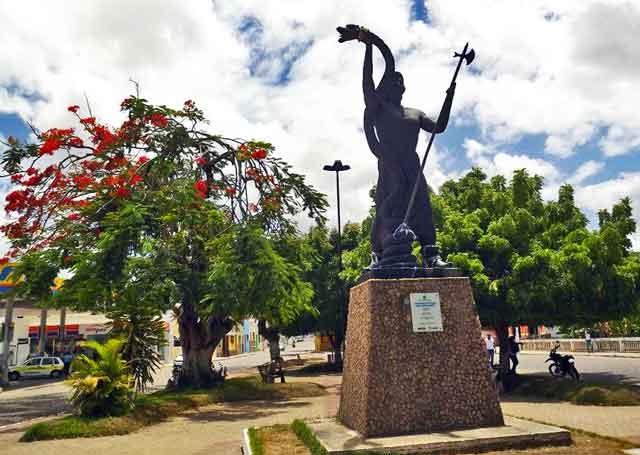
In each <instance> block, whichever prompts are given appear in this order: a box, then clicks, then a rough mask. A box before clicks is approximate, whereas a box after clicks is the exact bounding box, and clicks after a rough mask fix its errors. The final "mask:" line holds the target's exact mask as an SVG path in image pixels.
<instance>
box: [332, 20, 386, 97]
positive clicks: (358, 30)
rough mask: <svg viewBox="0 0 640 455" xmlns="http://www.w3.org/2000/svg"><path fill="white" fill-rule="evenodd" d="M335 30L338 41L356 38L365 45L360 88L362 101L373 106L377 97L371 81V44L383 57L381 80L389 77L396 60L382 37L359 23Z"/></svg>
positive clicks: (342, 41)
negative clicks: (362, 94) (362, 96)
mask: <svg viewBox="0 0 640 455" xmlns="http://www.w3.org/2000/svg"><path fill="white" fill-rule="evenodd" d="M337 30H338V33H340V38H338V42H340V43H344V42H346V41H352V40H355V39H357V40H358V41H360V42H363V43H365V45H366V51H365V57H364V65H363V68H362V90H363V92H364V101H365V105H366V106H367V108H375V106H376V105H377V103H378V102H379V99H378V95H377V93H376V88H375V84H374V82H373V55H372V46H376V47H377V48H378V49H379V50H380V52H381V53H382V57H383V58H384V62H385V70H384V75H383V76H382V80H385V79H388V78H390V77H391V76H392V75H393V73H394V72H395V68H396V62H395V60H394V58H393V54H392V53H391V49H389V46H387V45H386V43H385V42H384V41H382V38H380V37H379V36H378V35H376V34H375V33H372V32H370V31H369V30H367V29H366V28H364V27H361V26H359V25H355V24H348V25H347V26H345V27H338V28H337Z"/></svg>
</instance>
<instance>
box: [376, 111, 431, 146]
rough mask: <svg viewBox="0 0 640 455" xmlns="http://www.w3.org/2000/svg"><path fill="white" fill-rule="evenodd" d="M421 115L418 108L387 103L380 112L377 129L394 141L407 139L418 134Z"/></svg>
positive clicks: (386, 137)
mask: <svg viewBox="0 0 640 455" xmlns="http://www.w3.org/2000/svg"><path fill="white" fill-rule="evenodd" d="M420 115H421V113H420V111H418V110H417V109H411V108H406V107H402V106H393V105H388V104H385V105H383V106H382V109H380V111H379V113H378V116H377V119H376V120H377V121H376V129H377V130H378V133H379V134H381V136H383V137H384V139H387V140H391V141H393V142H398V141H400V140H403V139H404V140H406V139H409V138H412V136H414V135H417V134H418V132H419V130H420ZM381 139H382V138H381Z"/></svg>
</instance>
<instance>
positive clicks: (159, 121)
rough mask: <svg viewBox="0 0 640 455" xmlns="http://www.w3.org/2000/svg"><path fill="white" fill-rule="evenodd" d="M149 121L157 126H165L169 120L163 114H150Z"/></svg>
mask: <svg viewBox="0 0 640 455" xmlns="http://www.w3.org/2000/svg"><path fill="white" fill-rule="evenodd" d="M149 121H150V122H151V124H152V125H153V126H157V127H158V128H166V127H167V126H169V120H168V119H167V117H165V116H164V115H163V114H152V115H150V116H149Z"/></svg>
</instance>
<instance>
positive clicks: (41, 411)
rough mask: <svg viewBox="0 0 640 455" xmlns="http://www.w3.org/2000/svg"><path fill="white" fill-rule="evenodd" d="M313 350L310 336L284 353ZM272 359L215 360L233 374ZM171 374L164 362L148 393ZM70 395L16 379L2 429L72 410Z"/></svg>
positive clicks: (59, 386)
mask: <svg viewBox="0 0 640 455" xmlns="http://www.w3.org/2000/svg"><path fill="white" fill-rule="evenodd" d="M312 350H313V339H312V338H311V339H309V338H308V339H305V341H304V342H302V343H298V344H297V345H296V347H295V348H293V347H292V346H291V344H289V345H288V346H287V347H286V348H285V350H284V351H283V352H282V355H283V356H284V357H285V358H287V357H289V356H295V355H296V354H304V353H308V352H311V351H312ZM268 360H269V352H268V351H259V352H252V353H249V354H242V355H239V356H234V357H229V358H221V359H214V363H216V364H217V363H222V364H223V365H225V366H226V367H227V370H228V371H229V373H235V372H238V371H240V370H245V369H248V368H254V367H256V366H258V365H260V364H262V363H265V362H267V361H268ZM170 377H171V365H164V366H163V367H161V368H160V370H159V371H158V372H157V373H156V377H155V381H154V384H153V385H151V386H149V387H148V392H153V391H156V390H159V389H162V388H164V387H165V385H166V384H167V381H168V380H169V378H170ZM68 396H69V387H68V386H66V385H65V384H64V382H62V381H61V380H53V379H25V380H22V381H19V382H13V383H12V387H11V390H8V391H5V392H2V393H0V429H2V427H5V426H7V425H12V424H15V423H19V422H23V421H25V420H31V419H35V418H38V417H44V416H49V415H55V414H60V413H66V412H69V411H70V410H71V407H70V406H69V403H68V402H67V399H68Z"/></svg>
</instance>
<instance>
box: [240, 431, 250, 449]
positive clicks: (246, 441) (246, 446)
mask: <svg viewBox="0 0 640 455" xmlns="http://www.w3.org/2000/svg"><path fill="white" fill-rule="evenodd" d="M241 450H242V455H252V452H251V441H250V440H249V429H248V428H243V429H242V447H241Z"/></svg>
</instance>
